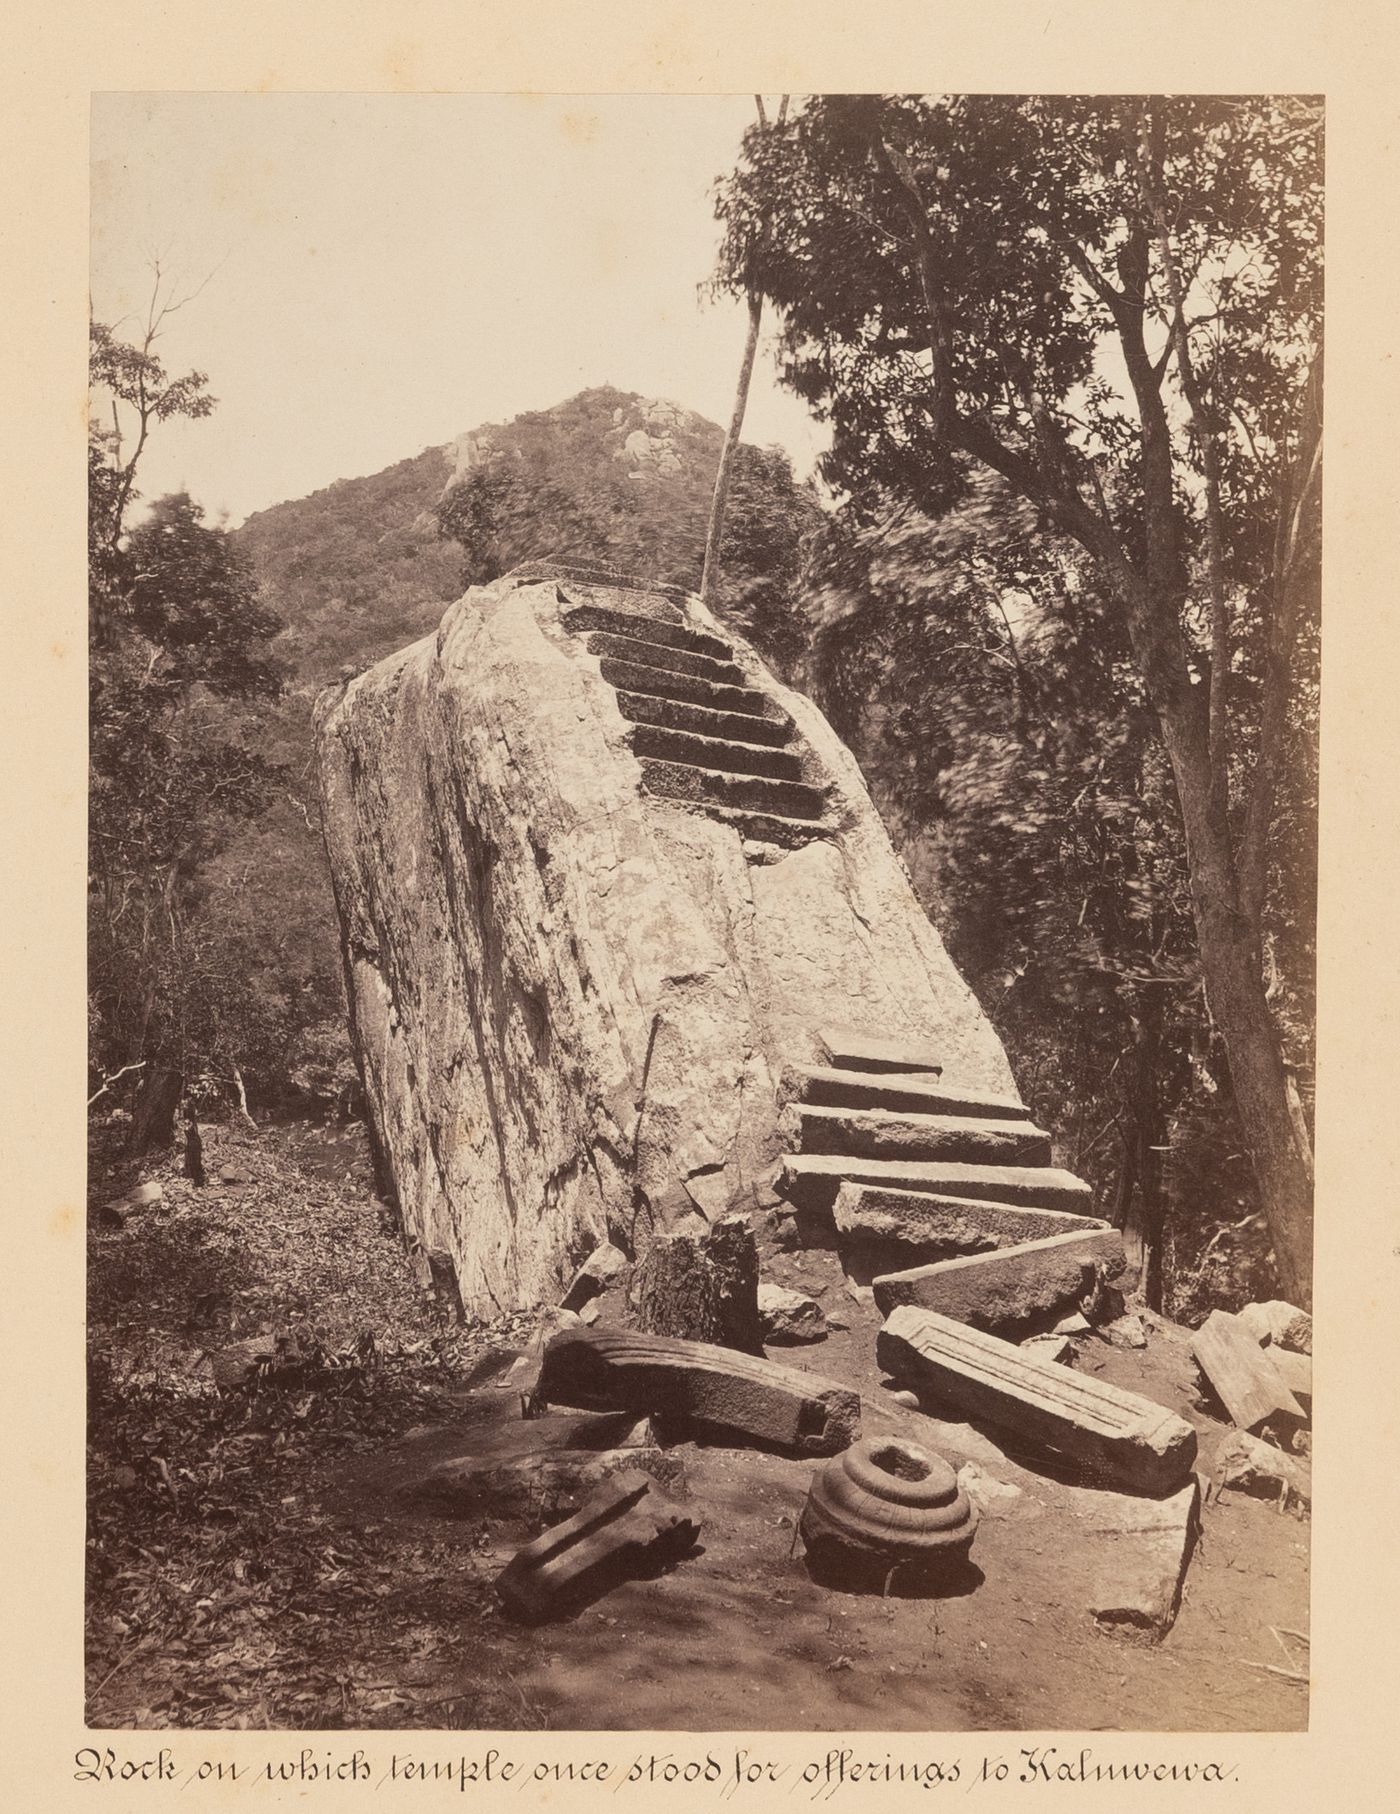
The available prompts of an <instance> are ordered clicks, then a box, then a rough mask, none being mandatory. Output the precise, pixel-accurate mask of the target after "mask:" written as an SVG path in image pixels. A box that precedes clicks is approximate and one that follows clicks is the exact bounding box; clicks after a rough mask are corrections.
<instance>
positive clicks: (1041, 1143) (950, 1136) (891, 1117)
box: [789, 1103, 1050, 1165]
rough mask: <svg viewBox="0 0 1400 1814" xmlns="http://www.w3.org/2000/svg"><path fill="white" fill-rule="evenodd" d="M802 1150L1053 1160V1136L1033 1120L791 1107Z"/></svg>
mask: <svg viewBox="0 0 1400 1814" xmlns="http://www.w3.org/2000/svg"><path fill="white" fill-rule="evenodd" d="M789 1113H790V1114H792V1115H794V1116H795V1117H796V1118H797V1120H798V1126H799V1133H800V1144H799V1151H801V1152H803V1153H837V1154H846V1155H848V1156H850V1157H852V1158H857V1159H939V1160H949V1161H952V1160H959V1161H964V1162H966V1163H967V1164H969V1165H1049V1163H1050V1136H1049V1135H1048V1134H1047V1133H1045V1132H1043V1131H1042V1130H1041V1129H1040V1128H1038V1127H1035V1126H1033V1125H1032V1124H1031V1123H1030V1122H1029V1121H983V1120H981V1119H974V1118H973V1117H972V1116H964V1115H907V1114H895V1113H892V1112H891V1111H890V1110H888V1109H847V1108H818V1107H816V1106H815V1105H813V1104H810V1103H803V1104H801V1105H800V1106H799V1107H797V1108H796V1109H794V1110H791V1111H789Z"/></svg>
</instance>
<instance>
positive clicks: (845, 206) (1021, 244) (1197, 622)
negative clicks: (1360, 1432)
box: [718, 96, 1322, 1297]
mask: <svg viewBox="0 0 1400 1814" xmlns="http://www.w3.org/2000/svg"><path fill="white" fill-rule="evenodd" d="M1321 181H1322V111H1321V107H1320V104H1318V103H1316V102H1314V101H1310V100H1307V99H1299V98H1294V97H1285V98H1281V99H1269V98H1257V97H1250V98H1247V99H1242V100H1237V99H1231V98H1220V99H1215V98H1205V99H1202V98H1180V97H1167V98H1137V97H1134V98H1120V97H1106V98H1099V97H1095V98H1090V99H1072V98H1071V99H1064V98H1050V99H1046V98H1039V97H1014V96H1012V97H997V96H993V97H975V96H974V97H967V96H952V97H932V98H930V97H917V96H859V97H844V96H838V97H816V98H814V99H812V100H810V101H809V102H807V103H806V104H805V105H803V106H802V107H800V108H799V109H798V110H797V111H796V112H795V113H794V114H793V115H792V116H790V118H789V120H788V121H787V122H786V124H785V126H784V128H783V129H782V130H781V131H775V130H771V129H770V130H768V131H766V132H755V133H751V134H750V136H749V139H748V140H747V141H746V146H745V153H744V157H743V159H742V161H741V163H740V166H739V168H738V169H737V170H736V171H735V173H734V174H733V176H732V177H731V178H730V179H728V180H727V181H726V182H725V183H724V184H723V185H722V187H721V189H720V192H719V198H718V208H719V213H720V216H721V219H722V220H723V222H724V224H725V239H724V245H723V249H722V253H721V264H720V273H721V278H722V280H723V281H725V282H727V283H729V284H730V285H731V286H732V287H733V288H734V289H735V290H736V291H742V292H744V293H746V294H752V293H754V292H755V291H756V290H758V291H761V292H762V293H763V294H764V295H765V296H767V297H768V298H770V299H771V300H772V301H773V302H774V303H775V304H776V305H777V308H778V311H779V315H780V319H781V323H782V339H781V360H782V372H783V376H784V378H785V380H786V381H787V382H788V383H789V384H790V385H792V387H793V388H794V389H796V390H797V391H799V392H800V393H801V394H802V395H803V396H804V397H806V398H807V399H808V401H809V402H810V404H811V405H812V406H813V408H814V410H815V411H816V412H817V414H818V415H819V416H821V417H823V418H824V419H825V420H827V421H828V422H829V423H830V425H831V430H832V446H831V452H830V455H829V457H828V459H827V461H826V465H825V474H826V477H827V479H828V481H829V482H830V483H831V484H832V485H833V486H834V487H835V488H836V489H837V490H838V492H840V493H841V494H843V495H844V496H845V497H846V498H847V499H848V500H849V504H850V507H851V509H852V510H854V511H855V512H856V513H857V514H863V515H865V516H866V517H867V518H871V517H874V516H875V515H876V514H877V513H878V512H879V511H880V510H881V509H882V508H883V507H884V506H886V505H887V504H888V502H889V501H890V500H901V501H904V502H906V503H908V504H911V505H913V506H916V507H917V508H918V509H919V510H920V511H922V512H925V513H928V514H931V515H937V514H938V513H940V512H942V511H945V510H947V509H948V508H949V507H951V506H952V505H953V504H955V503H957V502H958V501H959V500H960V499H964V498H965V497H966V496H967V492H968V486H969V483H970V480H971V477H972V474H973V473H974V472H975V471H976V470H978V469H979V468H980V469H990V470H991V471H992V472H995V473H996V474H998V475H999V476H1000V477H1001V478H1002V479H1003V480H1004V481H1005V482H1006V483H1007V485H1008V486H1009V487H1010V488H1011V490H1012V491H1013V492H1014V493H1015V494H1016V495H1017V496H1019V497H1020V498H1022V499H1024V500H1025V501H1026V502H1027V503H1028V504H1029V505H1031V506H1032V507H1033V508H1034V511H1035V513H1036V518H1037V521H1038V523H1039V525H1040V526H1041V527H1043V528H1044V529H1045V531H1046V532H1047V533H1050V534H1052V535H1059V536H1063V537H1066V538H1068V539H1070V540H1072V541H1073V542H1074V543H1075V544H1077V546H1078V547H1079V548H1080V549H1081V550H1082V551H1083V553H1084V554H1085V555H1086V556H1087V557H1088V558H1089V559H1090V560H1091V562H1092V563H1093V566H1094V570H1095V573H1096V575H1097V579H1098V583H1099V585H1100V587H1101V589H1102V592H1103V596H1104V597H1105V599H1106V600H1108V601H1110V602H1111V604H1112V607H1113V610H1114V612H1115V614H1116V618H1117V621H1118V624H1119V626H1120V629H1121V633H1122V636H1123V638H1124V642H1125V646H1126V648H1127V649H1128V651H1129V652H1130V656H1131V660H1132V664H1133V667H1134V670H1135V672H1136V674H1137V676H1138V678H1139V680H1140V682H1141V685H1142V688H1143V694H1144V698H1145V700H1146V702H1147V706H1148V708H1149V709H1150V711H1151V712H1152V714H1153V716H1154V718H1155V720H1156V722H1157V725H1158V727H1159V730H1160V735H1161V740H1162V746H1163V748H1164V750H1165V753H1166V759H1167V762H1168V764H1169V771H1168V772H1169V775H1170V784H1171V787H1172V789H1173V791H1174V793H1175V796H1176V801H1175V804H1176V808H1177V810H1178V811H1179V812H1180V815H1181V822H1182V826H1183V830H1184V835H1185V842H1186V849H1187V851H1188V852H1189V859H1190V868H1189V882H1190V898H1191V903H1192V913H1193V919H1194V925H1195V933H1196V946H1197V957H1198V960H1199V963H1200V967H1201V975H1202V979H1203V983H1204V988H1205V993H1206V998H1207V1001H1208V1004H1209V1010H1210V1014H1211V1018H1212V1022H1213V1025H1214V1027H1215V1029H1216V1030H1217V1032H1218V1034H1219V1036H1220V1038H1221V1040H1222V1043H1223V1045H1224V1048H1225V1051H1226V1053H1227V1056H1228V1060H1229V1074H1230V1078H1231V1082H1232V1085H1233V1090H1234V1094H1235V1097H1236V1100H1237V1103H1238V1106H1239V1111H1240V1120H1241V1126H1242V1128H1243V1131H1244V1135H1245V1139H1246V1141H1247V1143H1248V1146H1249V1150H1250V1153H1251V1157H1252V1160H1253V1165H1254V1172H1255V1176H1256V1179H1257V1181H1258V1186H1259V1190H1260V1195H1261V1199H1262V1201H1263V1203H1264V1206H1265V1208H1266V1211H1267V1213H1268V1216H1269V1222H1270V1228H1271V1231H1272V1234H1273V1238H1274V1246H1275V1251H1276V1256H1277V1260H1278V1264H1279V1269H1280V1274H1281V1276H1282V1279H1283V1282H1284V1284H1285V1287H1286V1288H1287V1289H1289V1290H1290V1291H1293V1292H1295V1293H1297V1294H1298V1295H1299V1296H1300V1297H1301V1296H1304V1295H1305V1294H1306V1292H1307V1289H1308V1272H1309V1256H1310V1246H1311V1153H1310V1148H1309V1143H1308V1135H1307V1129H1306V1125H1305V1122H1304V1119H1303V1116H1302V1114H1301V1112H1300V1108H1299V1104H1298V1100H1297V1094H1296V1090H1294V1089H1293V1087H1292V1083H1291V1078H1290V1074H1289V1070H1288V1067H1287V1065H1286V1063H1285V1056H1284V1052H1283V1050H1282V1046H1281V1041H1280V1030H1279V1026H1278V1023H1277V1021H1276V1019H1275V1016H1274V1014H1273V1012H1272V1008H1271V1003H1270V1000H1269V997H1268V990H1269V986H1270V972H1271V969H1272V968H1273V967H1274V964H1275V953H1274V951H1273V949H1272V947H1271V943H1270V937H1271V917H1272V918H1273V919H1277V918H1278V899H1279V894H1280V890H1279V889H1278V887H1277V886H1276V885H1275V886H1273V887H1271V882H1273V883H1274V884H1276V883H1277V880H1278V877H1279V874H1280V869H1279V862H1278V850H1279V843H1280V840H1279V838H1278V835H1277V834H1278V832H1279V830H1280V824H1281V821H1282V820H1285V819H1288V818H1290V816H1291V818H1292V820H1293V828H1294V832H1295V833H1296V832H1297V831H1298V829H1299V828H1300V826H1301V827H1303V828H1305V827H1306V825H1307V823H1308V820H1309V811H1308V808H1307V806H1306V804H1303V806H1302V810H1301V811H1299V810H1298V808H1299V802H1298V800H1297V798H1296V794H1295V797H1294V798H1293V801H1292V803H1291V805H1289V804H1287V803H1286V801H1285V795H1287V793H1288V787H1287V773H1288V763H1289V754H1290V750H1295V749H1296V746H1297V742H1298V736H1297V733H1298V729H1299V726H1298V713H1297V709H1296V704H1297V699H1298V697H1299V696H1300V695H1301V696H1302V697H1304V698H1305V697H1306V696H1307V694H1308V690H1309V687H1308V682H1307V681H1306V678H1304V680H1303V684H1302V685H1301V686H1298V685H1297V684H1296V683H1295V676H1296V670H1297V668H1298V666H1299V652H1300V649H1301V650H1302V655H1303V659H1304V660H1306V657H1307V655H1308V653H1309V652H1310V651H1311V650H1312V649H1313V648H1314V647H1315V642H1314V641H1313V639H1312V638H1311V637H1310V635H1309V634H1308V630H1309V626H1310V624H1311V623H1313V622H1314V621H1315V614H1316V604H1315V600H1316V582H1317V565H1318V550H1317V540H1318V514H1319V513H1318V478H1319V467H1320V397H1321V302H1322V284H1321V253H1322V233H1321ZM1306 840H1307V833H1306V829H1304V831H1303V840H1302V841H1303V842H1306ZM1292 842H1293V844H1294V845H1295V846H1296V844H1297V843H1298V842H1299V839H1298V838H1297V836H1296V835H1295V836H1294V837H1293V840H1292ZM1303 868H1304V869H1305V868H1306V864H1304V865H1303ZM1297 873H1298V865H1297V863H1296V862H1295V863H1294V874H1295V876H1296V875H1297ZM1283 917H1284V918H1292V919H1293V920H1295V921H1296V919H1297V918H1298V917H1299V916H1298V912H1297V909H1296V906H1295V905H1291V904H1288V903H1285V904H1284V908H1283ZM1302 917H1304V918H1306V912H1304V913H1303V916H1302Z"/></svg>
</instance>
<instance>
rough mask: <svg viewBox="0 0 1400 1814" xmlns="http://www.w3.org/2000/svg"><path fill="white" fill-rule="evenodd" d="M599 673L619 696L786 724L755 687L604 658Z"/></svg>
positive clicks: (784, 716)
mask: <svg viewBox="0 0 1400 1814" xmlns="http://www.w3.org/2000/svg"><path fill="white" fill-rule="evenodd" d="M600 672H601V674H602V676H603V679H604V680H606V681H607V682H608V684H609V685H610V686H613V687H616V689H617V690H618V692H619V693H623V692H626V693H650V694H652V695H653V696H654V697H656V698H660V699H672V700H678V701H680V702H681V703H682V704H684V705H702V706H705V707H707V708H708V709H709V710H710V711H712V712H729V713H731V714H733V715H734V716H736V717H739V718H742V719H744V720H745V721H746V722H747V721H752V720H754V719H762V720H765V721H766V722H768V723H770V724H783V725H787V724H788V723H789V720H788V716H787V714H786V712H784V711H783V709H782V707H781V706H779V705H777V704H776V703H775V702H774V701H773V700H771V699H770V698H769V697H768V695H767V694H766V693H762V692H760V691H759V690H758V688H757V687H745V686H724V685H721V684H720V683H719V682H718V681H713V680H702V679H701V678H700V677H699V676H698V675H696V674H677V673H675V672H674V671H673V670H672V669H670V668H656V667H651V666H649V665H647V664H646V663H643V662H636V661H619V660H618V659H617V658H616V657H615V656H612V655H605V656H604V657H603V659H602V662H601V664H600Z"/></svg>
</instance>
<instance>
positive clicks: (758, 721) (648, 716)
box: [617, 687, 793, 749]
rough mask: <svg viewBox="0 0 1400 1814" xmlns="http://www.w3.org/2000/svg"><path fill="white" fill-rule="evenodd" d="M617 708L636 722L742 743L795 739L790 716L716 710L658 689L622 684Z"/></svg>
mask: <svg viewBox="0 0 1400 1814" xmlns="http://www.w3.org/2000/svg"><path fill="white" fill-rule="evenodd" d="M617 709H618V711H620V712H621V713H622V716H623V717H624V718H626V719H628V720H630V722H631V723H633V724H654V725H659V726H660V727H661V728H662V729H664V730H673V731H693V732H694V733H695V734H696V735H697V736H699V737H723V738H725V739H728V740H731V741H733V742H739V743H762V744H765V745H767V746H768V747H769V748H772V749H781V748H783V747H784V746H785V745H786V744H789V743H791V742H792V740H793V725H792V721H791V720H790V719H789V718H786V717H784V718H781V719H777V718H752V717H749V716H747V715H741V714H740V713H738V712H725V711H716V710H715V709H714V708H713V707H712V706H703V705H694V704H690V703H688V702H687V701H686V700H683V699H668V698H664V697H662V696H661V695H660V694H657V693H647V692H633V691H632V690H631V688H629V687H619V688H618V691H617Z"/></svg>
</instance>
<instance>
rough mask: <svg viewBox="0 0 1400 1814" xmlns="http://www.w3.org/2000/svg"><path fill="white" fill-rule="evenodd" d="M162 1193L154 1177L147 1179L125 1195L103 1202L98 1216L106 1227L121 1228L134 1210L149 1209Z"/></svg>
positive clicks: (159, 1199)
mask: <svg viewBox="0 0 1400 1814" xmlns="http://www.w3.org/2000/svg"><path fill="white" fill-rule="evenodd" d="M164 1194H165V1192H164V1190H163V1189H162V1187H161V1185H160V1184H159V1183H158V1182H157V1181H156V1180H155V1179H153V1178H152V1179H147V1181H146V1182H145V1183H144V1184H138V1185H136V1186H135V1188H134V1189H132V1190H129V1191H127V1192H126V1193H125V1195H123V1196H120V1197H113V1198H112V1199H111V1201H110V1202H107V1203H104V1204H103V1205H102V1208H101V1210H100V1211H99V1218H100V1220H101V1221H102V1222H103V1223H104V1225H105V1226H106V1227H108V1228H121V1227H122V1226H123V1225H124V1224H125V1222H126V1219H127V1217H128V1216H129V1215H131V1214H132V1213H133V1212H134V1211H136V1210H140V1209H149V1208H150V1207H151V1205H152V1204H154V1203H159V1202H160V1201H161V1199H162V1197H163V1196H164Z"/></svg>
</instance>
